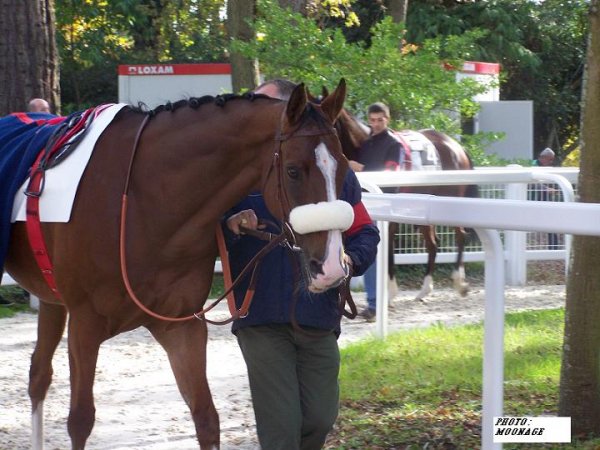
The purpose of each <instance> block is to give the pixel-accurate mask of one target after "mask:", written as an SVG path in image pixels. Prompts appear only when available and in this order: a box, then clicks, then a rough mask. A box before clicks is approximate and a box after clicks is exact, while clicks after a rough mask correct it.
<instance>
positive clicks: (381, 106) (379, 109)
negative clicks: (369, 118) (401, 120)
mask: <svg viewBox="0 0 600 450" xmlns="http://www.w3.org/2000/svg"><path fill="white" fill-rule="evenodd" d="M373 113H383V115H384V116H385V117H386V118H388V119H389V118H390V108H388V107H387V105H386V104H385V103H381V102H376V103H373V104H372V105H369V108H368V109H367V114H373Z"/></svg>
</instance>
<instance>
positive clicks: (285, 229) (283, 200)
mask: <svg viewBox="0 0 600 450" xmlns="http://www.w3.org/2000/svg"><path fill="white" fill-rule="evenodd" d="M285 112H286V111H285V109H284V110H283V112H282V116H281V119H280V123H279V128H278V129H277V132H276V134H275V148H274V151H273V158H272V163H271V165H270V167H269V169H268V172H267V175H266V177H265V182H264V185H263V191H264V188H265V187H266V184H267V182H268V180H269V177H270V176H271V174H272V173H273V172H275V173H276V174H277V180H276V182H277V195H278V200H279V206H280V209H281V217H282V223H283V226H282V227H281V230H282V231H281V233H280V234H276V235H273V234H271V233H265V232H262V231H260V230H253V231H252V233H254V234H255V236H257V237H260V238H261V239H264V238H267V240H268V241H269V242H268V243H267V245H265V247H263V248H262V249H261V250H260V251H259V252H258V253H257V254H256V255H255V256H254V257H253V258H252V260H251V261H250V262H249V263H248V264H247V266H246V267H245V268H244V269H243V270H242V272H241V273H240V275H239V276H238V277H237V278H236V279H235V281H232V282H231V285H230V286H226V290H225V293H224V294H223V295H221V296H220V297H219V298H218V299H217V300H215V301H214V302H213V303H211V304H210V305H209V306H207V307H205V308H203V309H202V310H200V311H198V312H196V313H193V314H190V315H187V316H183V317H170V316H164V315H162V314H158V313H156V312H155V311H152V310H151V309H149V308H148V307H146V306H145V305H144V304H143V303H142V302H141V300H140V299H139V298H138V297H137V295H136V294H135V292H134V290H133V288H132V286H131V283H130V280H129V275H128V270H127V255H126V237H127V236H126V229H127V210H128V193H129V186H130V183H131V174H132V172H133V165H134V161H135V156H136V154H137V150H138V147H139V142H140V139H141V136H142V132H143V131H144V129H145V128H146V126H147V125H148V122H149V121H150V119H151V117H152V116H151V115H150V114H148V115H146V116H145V117H144V120H143V121H142V122H141V124H140V126H139V128H138V130H137V133H136V136H135V139H134V143H133V148H132V151H131V158H130V160H129V165H128V169H127V176H126V179H125V185H124V188H123V194H122V200H121V220H120V228H119V258H120V266H121V276H122V279H123V283H124V285H125V288H126V290H127V293H128V294H129V297H130V298H131V299H132V301H133V302H134V303H135V305H136V306H137V307H138V308H139V309H141V310H142V311H143V312H145V313H146V314H148V315H149V316H151V317H154V318H155V319H159V320H163V321H168V322H184V321H188V320H192V319H198V320H204V321H206V322H208V323H211V324H216V325H224V324H227V323H230V322H232V321H233V320H236V319H239V318H242V317H245V316H246V315H247V313H248V309H249V308H250V304H251V302H252V297H253V295H254V286H255V284H256V274H257V268H258V265H259V263H260V261H261V260H262V258H263V257H264V256H265V255H266V254H267V253H268V252H270V251H271V250H272V249H273V248H275V247H276V246H278V245H284V246H287V247H288V248H289V249H290V250H292V251H293V252H296V253H300V252H301V251H302V250H301V249H300V247H299V246H298V245H297V243H296V236H295V234H294V231H293V229H292V226H291V225H290V224H289V222H288V220H286V217H288V216H289V212H290V210H291V206H290V201H289V198H288V196H287V193H286V191H285V189H284V187H283V158H282V156H281V155H282V144H283V142H285V141H287V140H289V139H292V138H296V137H308V136H324V135H332V134H337V132H336V130H335V128H333V126H331V127H330V128H329V129H319V130H317V131H311V130H310V129H308V130H307V129H304V128H302V122H301V123H300V124H299V125H298V126H297V127H296V128H295V129H294V130H292V131H290V132H288V133H283V124H284V119H285ZM323 128H325V127H323ZM245 231H246V232H248V233H250V231H249V230H245ZM219 232H220V233H221V235H222V230H221V224H220V223H219V224H217V240H218V241H219ZM221 238H222V236H221ZM219 247H221V244H219ZM220 253H221V258H222V262H223V259H224V258H227V256H226V250H225V249H224V246H223V249H221V248H220ZM226 266H227V268H228V262H227V263H226ZM250 270H251V271H252V275H251V279H250V285H249V288H248V291H247V293H246V296H245V298H244V301H243V303H242V306H241V307H240V308H237V307H236V304H235V299H234V296H233V295H232V294H233V289H234V288H235V287H236V286H237V285H238V284H239V282H240V281H241V279H243V278H244V277H245V276H246V275H247V274H248V273H249V272H250ZM227 271H228V269H227ZM224 298H227V303H228V306H229V312H230V315H231V317H229V318H228V319H226V320H224V321H214V320H209V319H207V318H206V316H205V315H206V313H207V312H209V311H210V310H212V309H213V308H214V307H215V306H217V304H218V303H219V302H220V301H221V300H223V299H224Z"/></svg>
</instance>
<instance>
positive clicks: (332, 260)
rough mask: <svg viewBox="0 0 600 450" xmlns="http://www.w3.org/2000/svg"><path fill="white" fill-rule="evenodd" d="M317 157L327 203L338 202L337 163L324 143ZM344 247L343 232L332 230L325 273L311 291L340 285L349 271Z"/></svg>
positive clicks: (319, 277) (324, 263) (329, 234)
mask: <svg viewBox="0 0 600 450" xmlns="http://www.w3.org/2000/svg"><path fill="white" fill-rule="evenodd" d="M315 157H316V161H317V167H318V168H319V169H320V170H321V172H322V173H323V177H324V178H325V189H326V191H327V201H328V202H334V201H336V200H337V195H336V192H335V175H336V172H337V161H336V160H335V158H334V157H333V156H331V153H330V152H329V149H328V148H327V146H326V145H325V144H324V143H322V142H321V143H320V144H319V145H318V146H317V148H315ZM343 258H344V246H343V243H342V232H341V231H340V230H330V231H329V232H328V234H327V250H326V253H325V261H323V273H320V274H318V275H317V277H316V278H314V279H313V280H312V285H311V286H310V287H309V289H310V290H311V291H314V292H318V291H321V290H326V289H328V288H329V287H332V286H333V285H335V284H336V283H339V281H341V280H342V279H343V278H344V277H345V276H346V275H347V269H346V266H345V264H344V261H343Z"/></svg>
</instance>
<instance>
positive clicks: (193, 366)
mask: <svg viewBox="0 0 600 450" xmlns="http://www.w3.org/2000/svg"><path fill="white" fill-rule="evenodd" d="M167 325H168V324H160V325H159V326H153V327H148V329H149V330H150V332H151V333H152V335H153V336H154V338H155V339H156V340H157V341H158V342H159V343H160V345H162V346H163V348H164V349H165V351H166V352H167V355H168V357H169V362H170V363H171V369H172V370H173V374H174V375H175V379H176V380H177V386H178V387H179V392H181V395H182V397H183V399H184V400H185V402H186V403H187V405H188V406H189V408H190V412H191V413H192V419H193V420H194V424H195V426H196V436H197V437H198V442H199V444H200V448H201V449H202V450H213V449H218V448H219V439H220V436H219V433H220V429H219V416H218V414H217V410H216V409H215V405H214V403H213V400H212V396H211V394H210V388H209V386H208V380H207V378H206V339H207V334H208V333H207V329H206V322H203V321H198V320H194V321H187V322H185V323H181V324H178V325H177V326H167Z"/></svg>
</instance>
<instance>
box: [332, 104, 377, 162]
mask: <svg viewBox="0 0 600 450" xmlns="http://www.w3.org/2000/svg"><path fill="white" fill-rule="evenodd" d="M337 120H338V131H339V138H340V143H341V144H342V150H343V152H344V155H345V156H346V158H348V159H350V160H356V159H357V157H358V150H359V149H360V146H361V145H362V143H363V142H364V141H366V140H367V138H368V137H369V133H368V131H366V130H365V129H363V128H362V126H361V125H360V123H358V121H357V119H356V118H354V117H353V116H352V115H351V114H350V113H349V112H347V111H346V110H342V112H341V113H340V116H339V117H338V119H337Z"/></svg>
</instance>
